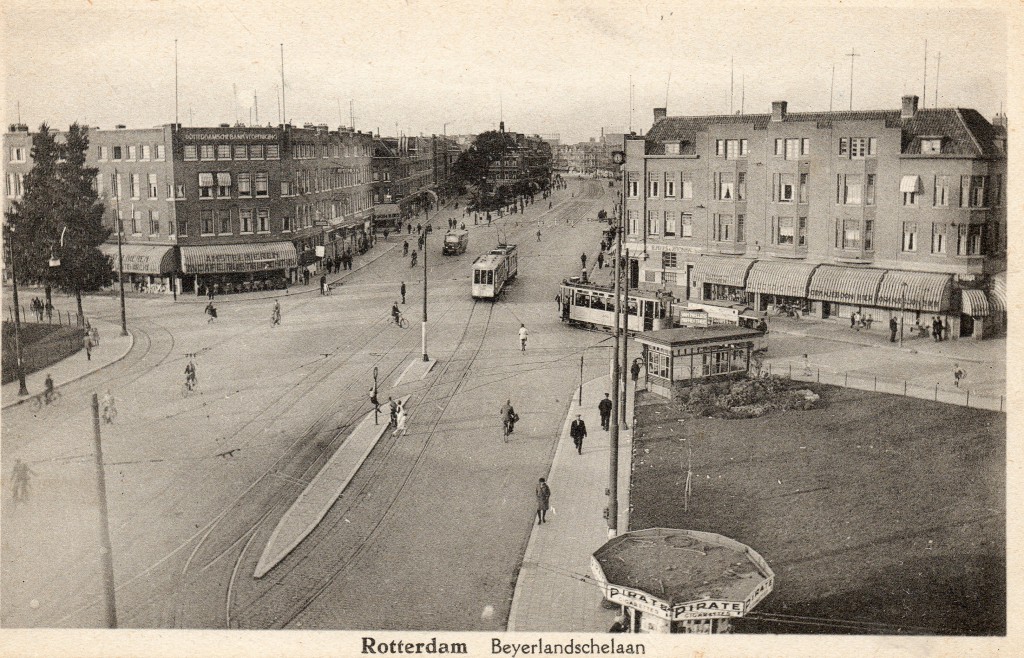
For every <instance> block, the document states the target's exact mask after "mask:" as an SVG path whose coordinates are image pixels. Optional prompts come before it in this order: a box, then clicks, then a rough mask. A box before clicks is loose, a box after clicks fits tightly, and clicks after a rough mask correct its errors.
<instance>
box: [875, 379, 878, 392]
mask: <svg viewBox="0 0 1024 658" xmlns="http://www.w3.org/2000/svg"><path fill="white" fill-rule="evenodd" d="M875 392H876V393H877V392H878V375H875Z"/></svg>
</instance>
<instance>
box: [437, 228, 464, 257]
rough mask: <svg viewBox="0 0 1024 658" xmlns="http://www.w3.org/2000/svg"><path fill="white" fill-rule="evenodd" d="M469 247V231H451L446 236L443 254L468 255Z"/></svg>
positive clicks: (442, 248) (442, 249)
mask: <svg viewBox="0 0 1024 658" xmlns="http://www.w3.org/2000/svg"><path fill="white" fill-rule="evenodd" d="M467 246H469V231H460V230H457V229H456V230H451V231H448V232H447V233H445V234H444V246H443V247H441V253H442V254H444V255H445V256H456V255H458V254H464V253H466V247H467Z"/></svg>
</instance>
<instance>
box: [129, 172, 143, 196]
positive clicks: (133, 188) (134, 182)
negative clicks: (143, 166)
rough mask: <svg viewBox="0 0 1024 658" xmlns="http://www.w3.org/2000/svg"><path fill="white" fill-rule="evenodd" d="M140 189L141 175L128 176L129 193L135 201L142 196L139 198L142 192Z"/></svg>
mask: <svg viewBox="0 0 1024 658" xmlns="http://www.w3.org/2000/svg"><path fill="white" fill-rule="evenodd" d="M140 187H141V186H140V185H139V175H138V174H128V192H129V193H130V195H131V197H132V198H133V199H138V198H140V196H139V195H140V194H141V190H140V189H139V188H140Z"/></svg>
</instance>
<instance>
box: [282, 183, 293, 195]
mask: <svg viewBox="0 0 1024 658" xmlns="http://www.w3.org/2000/svg"><path fill="white" fill-rule="evenodd" d="M291 195H292V182H291V181H290V180H283V181H281V196H291Z"/></svg>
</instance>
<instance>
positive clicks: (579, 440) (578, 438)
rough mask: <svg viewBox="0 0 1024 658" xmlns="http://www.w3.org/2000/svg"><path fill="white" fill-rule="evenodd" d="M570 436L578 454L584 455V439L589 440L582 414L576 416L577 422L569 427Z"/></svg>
mask: <svg viewBox="0 0 1024 658" xmlns="http://www.w3.org/2000/svg"><path fill="white" fill-rule="evenodd" d="M569 436H571V437H572V444H573V445H574V446H576V452H577V453H579V454H581V455H582V454H583V439H585V438H587V424H586V423H584V422H583V418H582V417H580V414H576V420H574V421H572V425H570V426H569Z"/></svg>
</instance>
